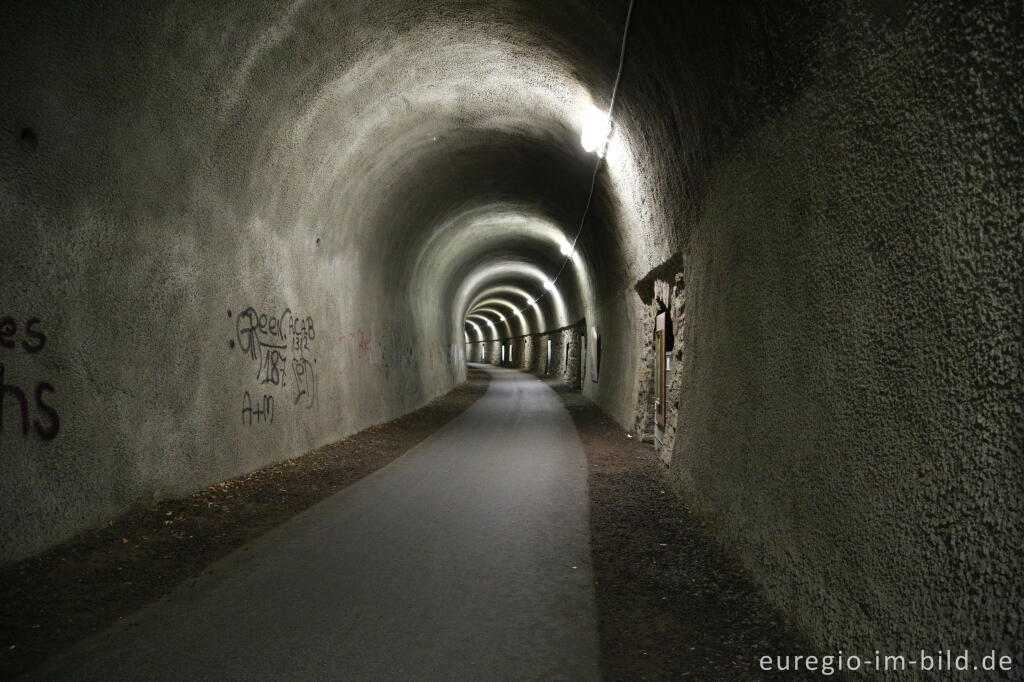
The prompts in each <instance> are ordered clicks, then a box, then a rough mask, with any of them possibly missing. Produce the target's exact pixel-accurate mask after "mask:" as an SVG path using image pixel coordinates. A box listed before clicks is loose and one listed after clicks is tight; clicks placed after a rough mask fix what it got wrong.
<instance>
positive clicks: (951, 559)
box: [0, 0, 1024, 654]
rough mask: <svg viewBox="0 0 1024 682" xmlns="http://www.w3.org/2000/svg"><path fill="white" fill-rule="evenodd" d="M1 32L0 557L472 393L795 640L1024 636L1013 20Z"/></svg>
mask: <svg viewBox="0 0 1024 682" xmlns="http://www.w3.org/2000/svg"><path fill="white" fill-rule="evenodd" d="M0 15H2V17H3V21H0V35H2V38H3V39H2V40H0V64H3V65H4V68H3V69H2V70H0V92H2V93H3V97H2V98H0V134H2V139H3V142H2V144H0V229H2V234H0V239H2V248H0V281H2V283H3V288H2V291H0V344H2V347H0V400H2V404H0V418H2V422H0V428H2V430H0V452H2V457H0V511H2V518H3V521H2V523H0V561H4V562H13V561H16V560H21V559H24V558H26V557H31V556H33V555H36V554H38V553H39V552H42V551H44V550H46V549H47V548H50V547H52V546H54V545H56V544H58V543H60V542H62V541H65V540H67V539H68V538H70V537H72V536H74V535H75V534H76V533H79V532H81V531H83V530H86V529H89V528H94V527H97V526H101V525H102V524H104V523H106V522H107V521H108V520H109V519H111V518H114V517H116V516H117V515H118V514H121V513H123V512H124V511H125V510H126V509H129V508H131V507H132V505H135V504H138V503H145V502H149V501H153V500H159V499H166V498H170V497H174V496H182V495H186V494H190V493H192V492H194V491H196V490H199V489H201V488H204V487H206V486H210V485H214V484H216V483H218V482H221V481H224V480H226V479H230V478H232V477H237V476H241V475H243V474H246V473H248V472H251V471H254V470H256V469H259V468H261V467H265V466H268V465H271V464H274V463H276V462H281V461H283V460H286V459H288V458H292V457H296V456H300V455H302V454H303V453H305V452H308V451H310V450H313V449H315V448H318V447H320V446H322V445H324V444H326V443H330V442H333V441H336V440H338V439H340V438H343V437H345V436H348V435H350V434H353V433H355V432H357V431H360V430H361V429H364V428H366V427H369V426H372V425H374V424H380V423H382V422H386V421H388V420H390V419H394V418H396V417H399V416H401V415H403V414H406V413H408V412H410V411H411V410H413V409H415V408H418V407H420V406H422V405H424V404H425V403H427V402H429V401H430V400H432V399H434V398H436V397H437V396H440V395H442V394H444V393H445V392H447V391H449V390H450V389H452V387H453V386H456V385H457V384H459V383H460V382H462V381H463V380H464V379H465V377H466V371H467V370H466V363H467V362H483V363H489V364H504V365H507V366H511V367H516V368H520V369H524V370H528V371H532V372H534V373H537V374H540V375H547V376H551V377H559V378H561V379H563V380H564V381H566V382H568V383H570V384H572V385H573V386H575V387H577V388H579V389H580V390H581V391H582V392H583V395H585V396H586V397H587V398H589V399H591V400H593V401H594V402H595V403H597V404H598V405H599V406H600V407H601V408H602V409H603V410H604V411H605V412H606V413H607V414H608V415H609V416H610V417H612V418H613V419H614V420H615V421H616V422H617V423H618V424H619V425H620V426H621V427H622V429H623V431H624V432H629V433H630V434H635V435H636V436H637V437H638V438H642V439H649V440H651V441H652V442H653V444H654V447H656V448H657V449H658V452H659V454H660V455H661V457H662V459H663V461H664V462H665V464H666V467H667V471H668V475H669V478H670V480H671V481H672V486H673V487H674V489H675V491H676V492H677V493H678V494H679V495H681V496H682V497H683V498H684V499H685V500H687V504H688V505H690V506H692V508H693V509H694V510H696V511H697V512H699V513H700V514H701V515H702V516H703V518H706V519H707V520H709V522H710V523H711V524H712V525H713V527H714V528H715V530H716V533H717V536H718V537H719V539H720V541H721V542H722V543H723V545H724V546H726V547H728V548H729V551H730V552H732V553H733V554H734V555H735V556H736V557H737V558H738V560H739V561H740V563H741V564H742V565H743V566H744V567H745V570H748V571H749V572H750V574H751V575H752V576H753V578H754V580H755V581H756V582H757V584H758V586H759V588H760V589H761V590H763V591H764V593H765V594H767V595H768V596H769V598H770V599H771V600H772V602H773V603H774V604H775V605H777V606H778V607H779V608H780V609H781V610H782V611H783V612H784V613H785V614H786V615H787V618H790V619H792V621H793V622H794V623H795V624H796V625H797V626H798V627H799V628H800V630H801V631H802V632H804V633H807V634H808V636H809V637H810V638H811V640H812V641H814V642H816V643H818V644H822V645H828V646H835V645H842V646H851V647H852V646H854V645H856V646H859V647H861V648H862V649H865V650H873V649H874V648H876V646H877V645H878V644H879V643H880V642H885V643H888V644H889V645H890V648H894V647H897V646H903V645H906V647H912V646H916V647H918V648H920V647H921V646H933V645H935V644H936V643H938V642H943V643H950V644H955V645H956V646H960V645H972V646H973V645H978V646H981V645H982V644H985V646H989V645H991V646H993V647H996V646H1003V645H1012V646H1018V647H1019V646H1024V644H1021V640H1020V633H1021V632H1022V631H1024V614H1021V612H1020V604H1021V603H1024V580H1022V579H1021V566H1022V561H1024V555H1022V553H1021V549H1020V543H1019V538H1020V537H1021V534H1022V533H1024V495H1022V494H1021V488H1020V481H1021V480H1022V479H1024V468H1022V467H1024V458H1022V457H1021V452H1022V451H1021V447H1022V442H1024V432H1022V424H1024V419H1022V414H1021V405H1022V404H1024V396H1022V381H1021V366H1022V356H1024V351H1022V348H1024V338H1022V328H1021V323H1020V321H1021V319H1022V296H1024V293H1022V292H1024V288H1022V286H1021V281H1022V280H1021V271H1022V268H1021V264H1022V261H1024V251H1022V248H1024V239H1022V233H1021V225H1022V224H1024V221H1022V206H1024V201H1022V196H1021V187H1022V186H1024V182H1022V180H1024V178H1022V175H1021V168H1022V164H1024V145H1022V135H1021V121H1022V118H1024V111H1022V109H1024V107H1022V102H1021V98H1020V88H1019V84H1020V82H1022V76H1024V74H1022V73H1021V65H1022V62H1024V56H1022V50H1024V47H1022V46H1024V33H1022V18H1021V8H1020V4H1019V2H1013V1H1010V0H983V1H980V2H970V3H967V2H957V1H954V0H940V1H934V2H933V1H929V2H923V1H916V0H905V1H904V0H899V1H894V2H889V3H877V2H872V3H856V2H816V1H814V2H812V1H804V0H793V1H787V2H779V3H767V4H766V3H759V2H728V3H726V2H718V1H710V0H708V1H705V0H694V1H693V2H659V1H656V0H636V1H635V3H631V2H627V1H624V0H565V1H564V2H534V1H527V0H522V1H519V0H516V1H508V2H504V1H501V2H499V1H489V0H480V1H479V2H462V1H459V2H450V1H442V0H437V1H434V0H430V1H422V0H416V1H407V0H388V1H387V2H378V1H373V2H371V1H363V0H345V1H341V0H337V1H328V0H293V1H290V2H283V3H282V2H271V1H269V0H260V1H254V2H245V3H240V2H227V1H217V2H207V1H204V2H198V1H195V0H175V1H172V2H166V3H159V4H157V5H152V4H148V3H131V4H128V5H124V4H123V3H114V2H99V3H79V2H53V1H49V0H46V1H39V0H34V1H32V2H27V1H25V2H23V1H20V0H15V1H10V2H6V3H4V5H3V7H2V9H0ZM595 112H596V114H597V115H596V118H595ZM605 124H607V128H605ZM595 128H596V129H597V132H596V133H594V132H593V129H595ZM595 140H597V141H596V142H595ZM584 147H587V148H584ZM659 330H660V331H661V333H662V336H660V337H659V336H658V332H659ZM836 614H842V616H841V617H838V616H837V615H836ZM986 643H987V644H986ZM1016 653H1017V654H1019V653H1020V650H1019V648H1018V650H1017V652H1016Z"/></svg>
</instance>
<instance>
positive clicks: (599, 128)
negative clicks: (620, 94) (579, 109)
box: [580, 104, 612, 156]
mask: <svg viewBox="0 0 1024 682" xmlns="http://www.w3.org/2000/svg"><path fill="white" fill-rule="evenodd" d="M611 127H612V125H611V121H610V120H609V119H608V114H607V113H605V112H603V111H601V110H600V109H598V108H597V107H595V106H594V105H593V104H591V105H590V106H589V107H588V108H587V113H586V116H585V117H584V119H583V134H582V135H580V144H581V145H583V150H584V151H587V152H595V153H596V154H597V155H598V156H604V148H605V145H606V144H607V143H608V133H610V132H611Z"/></svg>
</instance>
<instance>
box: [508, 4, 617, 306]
mask: <svg viewBox="0 0 1024 682" xmlns="http://www.w3.org/2000/svg"><path fill="white" fill-rule="evenodd" d="M634 2H635V0H629V7H628V9H627V10H626V23H625V25H624V26H623V27H622V41H621V44H620V45H619V65H618V68H617V69H616V71H615V82H614V83H613V84H612V96H611V98H610V99H609V101H608V126H609V129H608V135H607V137H605V146H606V147H607V145H608V138H610V137H611V128H612V125H613V124H612V114H613V113H614V112H615V98H616V97H617V96H618V94H619V81H620V80H622V65H623V64H624V63H625V61H626V40H627V38H629V26H630V23H631V22H632V19H633V3H634ZM603 163H604V155H603V154H601V155H598V157H597V161H596V162H595V163H594V172H593V173H592V174H591V176H590V191H589V192H588V193H587V204H586V206H584V207H583V215H582V216H581V217H580V224H579V227H577V228H576V234H575V236H573V238H572V242H571V243H570V244H569V253H568V255H566V256H565V259H564V260H563V261H562V266H561V267H560V268H558V272H557V273H555V276H554V277H553V278H552V279H551V286H552V289H553V288H554V285H555V283H556V282H557V281H558V278H559V277H561V276H562V272H564V271H565V267H566V266H567V265H568V264H569V261H570V260H572V257H573V255H574V254H575V253H576V242H577V241H579V238H580V234H582V233H583V226H584V225H585V224H586V222H587V214H589V213H590V205H591V204H592V203H593V202H594V188H595V187H596V186H597V174H598V173H599V172H600V170H601V166H602V164H603ZM547 295H548V290H547V289H546V288H545V289H544V291H542V292H541V293H540V295H539V296H536V297H535V298H534V299H533V303H532V304H531V305H528V306H526V307H524V308H522V309H520V310H517V311H516V314H522V313H524V312H526V311H527V310H529V309H530V307H531V306H533V305H536V304H537V302H538V301H540V299H542V298H544V297H545V296H547Z"/></svg>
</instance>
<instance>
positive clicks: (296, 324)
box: [228, 307, 316, 424]
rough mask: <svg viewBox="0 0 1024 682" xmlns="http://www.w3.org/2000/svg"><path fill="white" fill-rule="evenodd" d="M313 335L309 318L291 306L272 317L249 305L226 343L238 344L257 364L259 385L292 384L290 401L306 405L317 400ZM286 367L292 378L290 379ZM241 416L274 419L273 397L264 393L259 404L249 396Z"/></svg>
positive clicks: (264, 419) (281, 385) (266, 419)
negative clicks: (293, 391)
mask: <svg viewBox="0 0 1024 682" xmlns="http://www.w3.org/2000/svg"><path fill="white" fill-rule="evenodd" d="M315 337H316V331H315V329H314V327H313V318H312V317H300V316H298V315H294V314H293V313H292V311H291V309H290V308H285V309H284V310H283V311H281V313H280V314H279V315H276V316H274V315H268V314H266V313H260V312H258V311H257V310H256V309H255V308H252V307H249V308H246V309H245V310H243V311H242V312H241V313H239V314H238V315H237V316H236V318H235V339H234V340H232V341H231V342H229V344H228V346H229V347H230V348H234V347H235V345H237V347H238V349H239V350H241V351H242V352H243V353H245V354H246V355H248V356H249V357H250V358H251V359H252V360H253V361H254V362H256V363H257V367H256V380H257V381H258V382H259V383H260V384H261V385H271V386H280V387H282V388H284V387H287V386H288V385H289V384H291V385H294V386H295V397H294V400H293V402H292V404H296V405H298V404H301V405H302V406H303V407H307V408H308V407H312V405H313V404H314V403H315V402H316V367H315V362H316V360H315V358H314V353H313V347H312V344H311V341H312V340H313V339H314V338H315ZM236 341H237V344H235V342H236ZM233 344H235V345H233ZM289 370H290V371H291V377H292V379H293V381H289ZM267 398H270V400H269V401H268V400H267ZM261 415H263V416H261ZM242 418H243V422H244V423H246V424H251V423H253V422H254V421H255V422H256V423H259V422H260V421H273V398H271V397H270V396H264V401H263V403H258V401H257V400H255V399H254V398H252V396H250V397H249V399H248V402H247V403H246V402H244V401H243V415H242Z"/></svg>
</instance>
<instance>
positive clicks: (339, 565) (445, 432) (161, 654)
mask: <svg viewBox="0 0 1024 682" xmlns="http://www.w3.org/2000/svg"><path fill="white" fill-rule="evenodd" d="M484 369H487V371H488V372H490V373H491V376H492V381H491V384H490V388H489V389H488V391H487V393H486V394H485V395H484V397H483V398H481V399H480V400H479V401H477V402H476V403H475V404H474V405H473V406H472V407H470V408H469V409H468V410H467V411H466V412H464V413H463V414H462V415H460V416H459V417H458V418H456V419H455V420H453V421H452V422H450V423H449V424H448V425H446V426H445V427H443V428H442V429H440V430H439V431H438V432H437V433H435V434H434V435H433V436H431V437H430V438H429V439H427V440H426V441H424V442H422V443H420V444H419V445H418V446H416V447H415V448H413V449H412V450H410V451H409V452H408V453H407V454H405V455H404V456H402V457H400V458H399V459H397V460H395V462H393V463H392V464H390V465H388V466H387V467H385V468H383V469H381V470H380V471H378V472H376V473H374V474H372V475H370V476H368V477H366V478H364V479H363V480H361V481H359V482H358V483H356V484H354V485H352V486H350V487H348V488H346V489H345V490H343V491H341V492H340V493H338V494H337V495H334V496H333V497H331V498H328V499H327V500H325V501H323V502H321V503H320V504H318V505H316V506H314V507H312V508H310V509H309V510H307V511H306V512H304V513H302V514H300V515H298V516H296V517H294V518H293V519H292V520H290V521H288V522H287V523H285V524H283V525H282V526H279V527H278V528H276V529H274V530H273V531H271V532H270V533H268V534H267V535H265V536H263V537H262V538H260V539H258V540H257V541H255V542H253V543H251V544H249V545H247V546H245V547H243V548H241V549H240V550H239V551H237V552H235V553H233V554H231V555H230V556H228V557H227V558H226V559H224V560H223V561H220V562H218V563H216V564H214V566H213V567H212V571H213V573H212V574H210V575H204V576H203V577H202V578H201V579H199V580H198V581H196V582H195V583H194V584H192V585H188V586H183V587H182V588H180V589H179V590H177V591H176V592H175V593H174V594H173V595H172V596H171V597H170V598H169V599H168V600H165V601H161V602H158V603H156V604H153V605H151V606H149V607H147V608H146V609H143V610H142V611H141V612H139V613H138V614H136V615H135V616H132V617H131V618H128V619H125V621H123V622H122V623H120V624H118V625H117V626H116V627H114V628H112V629H110V630H108V631H106V632H104V633H101V634H99V635H97V636H95V637H93V638H92V639H90V640H87V641H86V642H83V643H82V644H81V645H80V646H78V647H76V648H75V649H74V650H72V651H71V652H70V654H68V655H66V656H64V657H62V658H59V659H57V660H55V661H51V662H50V664H48V665H46V666H43V668H41V669H39V670H37V671H35V672H34V673H33V674H32V675H31V676H30V678H31V679H74V680H184V679H188V680H321V679H334V680H460V681H461V680H591V679H597V678H598V651H597V627H596V622H595V607H594V595H593V579H592V576H591V571H590V557H589V544H588V543H589V527H588V523H587V487H586V485H587V483H586V468H585V459H584V455H583V450H582V448H581V446H580V442H579V438H578V437H577V435H576V432H575V429H574V427H573V425H572V422H571V420H570V418H569V416H568V414H567V413H566V411H565V409H564V407H563V406H562V403H561V400H560V399H559V398H558V396H557V395H555V394H554V392H553V391H552V390H551V389H550V388H548V387H547V386H546V385H544V384H543V383H541V382H539V381H537V380H536V379H535V378H534V377H532V376H530V375H528V374H522V373H520V372H516V371H512V370H504V369H497V368H493V367H484Z"/></svg>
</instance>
